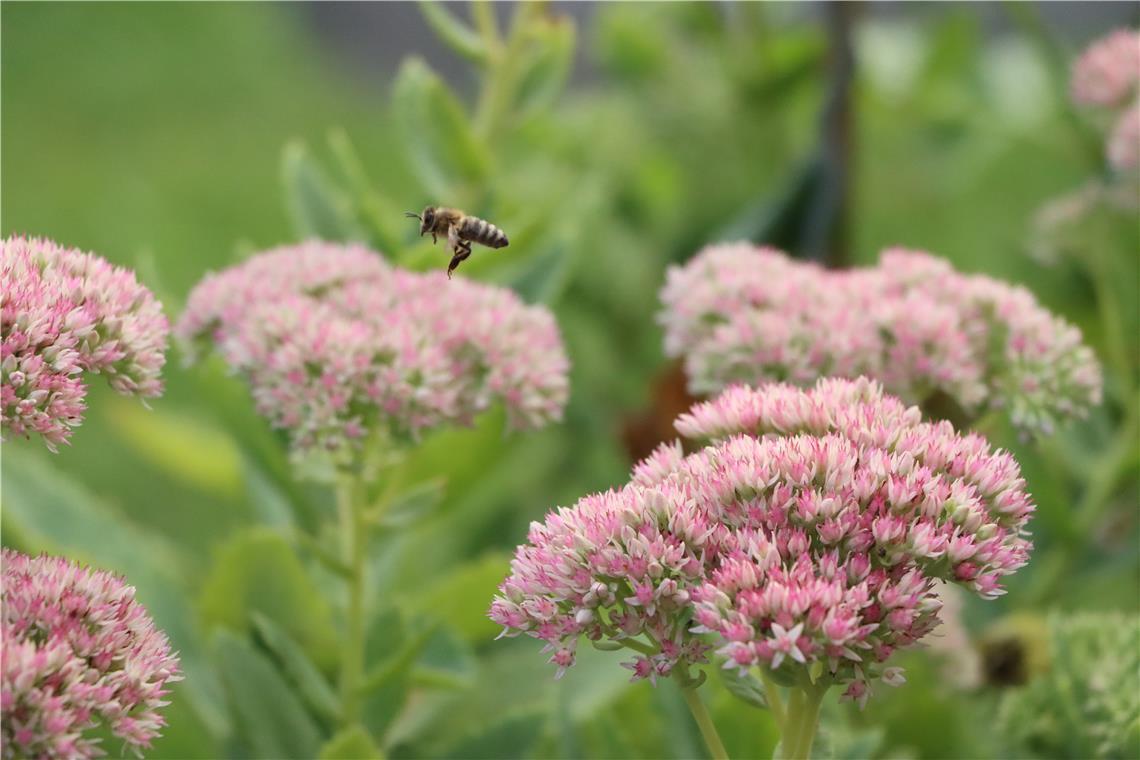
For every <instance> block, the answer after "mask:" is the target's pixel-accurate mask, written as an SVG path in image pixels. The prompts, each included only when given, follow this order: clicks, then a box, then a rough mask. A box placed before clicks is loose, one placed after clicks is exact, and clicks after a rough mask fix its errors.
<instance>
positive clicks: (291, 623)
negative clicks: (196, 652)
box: [199, 528, 337, 672]
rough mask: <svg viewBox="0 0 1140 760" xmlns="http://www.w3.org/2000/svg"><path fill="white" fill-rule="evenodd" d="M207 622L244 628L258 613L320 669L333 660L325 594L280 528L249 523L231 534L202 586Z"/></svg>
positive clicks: (334, 644)
mask: <svg viewBox="0 0 1140 760" xmlns="http://www.w3.org/2000/svg"><path fill="white" fill-rule="evenodd" d="M199 606H200V609H201V612H202V618H203V620H204V621H205V623H206V624H207V625H212V626H223V627H226V628H229V629H231V630H234V631H248V630H249V629H250V627H251V626H252V622H253V621H252V615H253V614H254V613H255V612H256V613H261V614H262V615H263V616H265V617H266V618H269V619H270V620H272V621H273V622H275V623H277V625H279V626H280V627H281V629H282V630H283V631H285V632H286V633H287V634H288V636H289V637H290V638H292V639H294V640H295V641H297V642H298V643H299V644H300V646H301V647H302V648H303V649H304V651H305V652H306V653H307V654H308V656H309V657H310V658H312V659H313V660H314V661H315V662H316V663H317V665H318V666H319V667H320V669H321V670H323V671H326V672H331V670H332V669H333V668H334V667H335V664H336V662H337V635H336V631H335V629H334V628H333V625H332V622H331V619H332V611H331V610H330V608H329V606H328V603H327V602H326V601H325V596H324V594H323V593H322V592H321V590H320V589H319V588H317V586H316V585H315V584H314V583H313V581H312V580H311V579H310V578H309V576H308V574H307V573H306V572H305V568H304V566H302V564H301V562H300V561H299V560H298V559H297V557H296V555H295V554H294V553H293V551H292V549H291V548H290V546H289V544H288V543H287V542H286V540H285V539H284V538H283V537H282V536H280V535H279V534H277V533H275V532H273V531H271V530H269V529H266V528H254V529H251V530H248V531H246V532H244V533H239V534H237V535H235V536H234V537H233V538H231V539H230V540H229V541H227V542H226V544H225V545H224V546H223V547H222V549H221V550H220V552H219V553H218V558H217V560H216V561H215V563H214V566H213V568H212V569H211V571H210V574H209V575H208V576H207V578H206V581H205V583H204V584H203V587H202V592H201V597H200V602H199Z"/></svg>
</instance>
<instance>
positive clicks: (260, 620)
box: [250, 612, 339, 722]
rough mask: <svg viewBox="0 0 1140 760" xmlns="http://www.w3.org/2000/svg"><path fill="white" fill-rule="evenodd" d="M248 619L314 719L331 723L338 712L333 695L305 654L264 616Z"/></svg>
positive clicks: (325, 681)
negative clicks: (251, 621)
mask: <svg viewBox="0 0 1140 760" xmlns="http://www.w3.org/2000/svg"><path fill="white" fill-rule="evenodd" d="M250 617H251V618H252V620H253V626H254V628H255V629H256V630H257V635H258V636H259V637H260V639H261V640H262V642H263V643H264V644H265V646H266V648H267V649H269V651H270V652H271V653H272V654H273V656H274V658H275V659H276V660H277V663H278V666H279V668H280V670H281V672H282V673H283V674H284V676H285V678H286V679H288V680H289V681H290V682H291V683H292V684H293V686H294V687H295V688H296V691H297V693H298V694H299V695H300V697H301V699H302V700H304V702H305V704H306V705H307V706H308V708H309V709H310V710H311V711H312V712H313V713H314V714H315V715H317V716H318V717H320V718H323V719H324V720H326V721H330V722H331V721H334V720H335V719H336V716H337V712H338V710H339V703H338V701H337V697H336V693H335V692H334V691H333V688H332V686H330V685H329V682H328V681H327V680H325V677H324V676H323V675H322V674H321V672H320V670H319V669H318V668H317V666H316V665H314V664H313V661H312V660H310V659H309V657H308V655H306V654H305V650H303V649H301V647H300V645H299V644H297V642H295V641H293V639H292V638H291V637H290V636H289V634H287V633H285V631H283V630H282V629H281V627H280V626H279V625H277V624H276V623H275V622H273V621H272V620H270V619H269V618H267V617H266V616H265V615H262V614H261V613H259V612H254V613H253V614H252V615H251V616H250Z"/></svg>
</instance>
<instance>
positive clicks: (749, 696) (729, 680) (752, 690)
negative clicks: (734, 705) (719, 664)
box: [717, 668, 768, 710]
mask: <svg viewBox="0 0 1140 760" xmlns="http://www.w3.org/2000/svg"><path fill="white" fill-rule="evenodd" d="M717 670H718V672H719V673H720V678H721V681H722V682H723V683H724V686H725V688H726V689H728V693H729V694H732V695H733V696H734V697H736V698H737V699H740V700H743V701H744V702H747V703H748V704H750V705H752V706H753V707H760V708H763V709H765V710H766V709H768V699H767V697H766V696H765V694H764V684H763V683H761V682H760V679H759V678H757V677H756V676H754V675H753V674H752V673H741V672H740V670H739V669H738V668H729V669H727V670H726V669H725V668H717Z"/></svg>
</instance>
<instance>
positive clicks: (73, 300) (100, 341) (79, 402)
mask: <svg viewBox="0 0 1140 760" xmlns="http://www.w3.org/2000/svg"><path fill="white" fill-rule="evenodd" d="M0 332H2V333H3V344H2V346H0V378H2V383H0V422H2V426H3V432H4V434H5V435H8V434H15V435H21V436H29V435H30V434H31V433H37V434H39V435H40V436H41V437H42V438H43V440H44V443H46V444H47V447H48V448H49V449H51V450H52V451H55V450H56V447H57V446H58V445H59V444H61V443H67V442H68V440H69V439H70V437H71V430H72V428H74V427H77V426H78V425H79V424H80V423H81V422H82V421H83V412H84V411H85V409H86V403H85V399H86V396H87V385H86V383H85V382H84V375H85V374H87V373H92V374H101V375H103V376H105V377H106V378H107V382H108V383H109V384H110V385H111V387H112V388H113V389H114V390H115V391H116V392H118V393H121V394H123V395H128V396H140V397H143V398H149V397H154V396H158V395H160V394H161V393H162V379H161V373H162V366H163V364H164V363H165V362H166V342H167V334H168V332H169V329H168V326H167V322H166V317H165V316H164V315H163V313H162V304H160V303H159V302H158V301H157V300H155V298H154V295H153V294H152V293H151V292H150V291H149V290H147V289H146V288H145V287H143V286H142V285H140V284H139V282H138V281H137V280H136V279H135V275H134V274H133V273H132V272H130V271H129V270H126V269H122V268H119V267H114V266H111V265H110V264H109V263H107V262H106V261H104V260H103V259H101V258H99V257H98V256H96V255H94V254H91V253H83V252H82V251H78V250H75V249H73V248H64V247H63V246H60V245H57V244H56V243H53V242H52V241H50V240H44V239H38V238H27V237H9V238H7V239H6V240H4V241H3V242H2V243H0Z"/></svg>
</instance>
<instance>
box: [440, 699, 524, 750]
mask: <svg viewBox="0 0 1140 760" xmlns="http://www.w3.org/2000/svg"><path fill="white" fill-rule="evenodd" d="M545 727H546V715H545V714H544V713H543V712H541V711H536V710H528V711H526V712H523V713H519V714H516V715H511V716H508V717H506V718H504V719H502V720H499V721H497V722H494V723H491V724H486V725H484V726H483V727H481V728H480V729H479V730H477V731H475V732H474V733H471V734H468V735H466V736H464V737H462V738H460V739H459V740H458V741H456V742H455V743H454V744H453V745H451V748H450V749H449V750H447V751H445V752H443V755H444V756H446V757H462V758H468V759H469V760H484V758H485V759H486V760H511V759H512V758H520V759H521V758H528V757H532V752H531V750H532V748H533V747H534V745H535V744H536V743H537V742H538V739H539V737H541V736H542V732H543V729H544V728H545Z"/></svg>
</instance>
